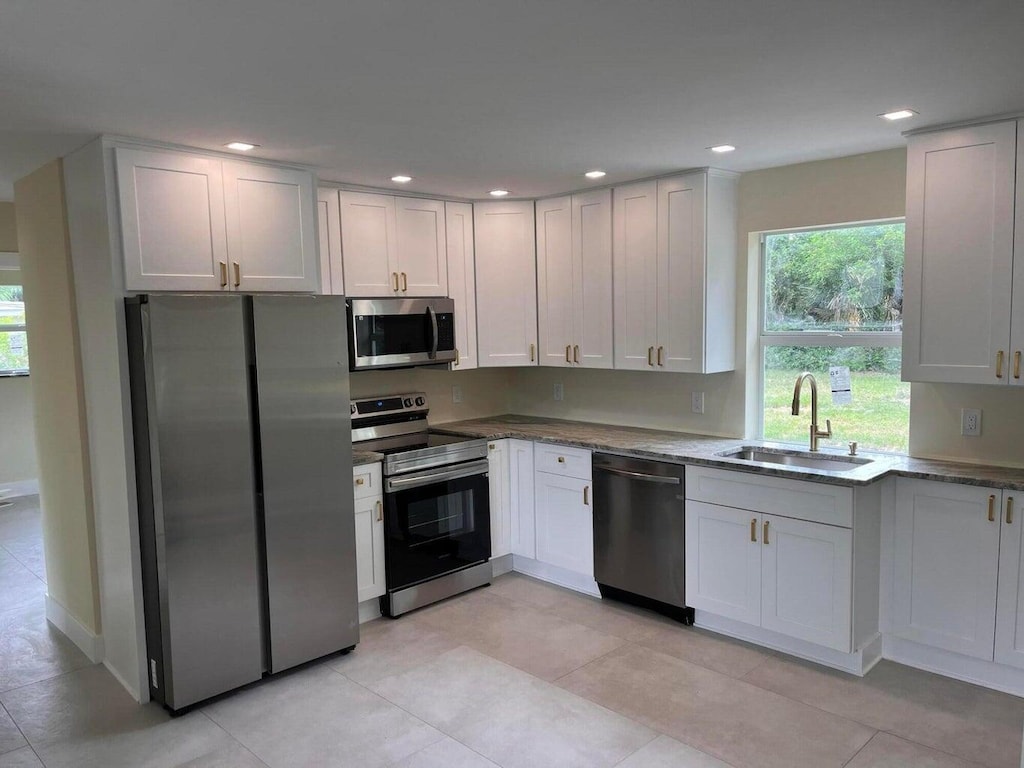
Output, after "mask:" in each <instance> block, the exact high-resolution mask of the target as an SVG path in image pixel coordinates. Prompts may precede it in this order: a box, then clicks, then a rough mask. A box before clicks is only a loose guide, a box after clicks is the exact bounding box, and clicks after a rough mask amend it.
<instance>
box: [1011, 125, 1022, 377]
mask: <svg viewBox="0 0 1024 768" xmlns="http://www.w3.org/2000/svg"><path fill="white" fill-rule="evenodd" d="M1016 209H1017V215H1016V221H1015V224H1014V230H1013V231H1014V244H1013V254H1014V259H1013V295H1014V296H1015V297H1016V301H1014V302H1013V303H1012V307H1011V309H1012V313H1011V317H1010V353H1011V354H1010V359H1011V362H1010V366H1011V372H1010V379H1009V381H1010V384H1012V385H1013V386H1015V387H1019V386H1024V120H1020V121H1018V122H1017V189H1016Z"/></svg>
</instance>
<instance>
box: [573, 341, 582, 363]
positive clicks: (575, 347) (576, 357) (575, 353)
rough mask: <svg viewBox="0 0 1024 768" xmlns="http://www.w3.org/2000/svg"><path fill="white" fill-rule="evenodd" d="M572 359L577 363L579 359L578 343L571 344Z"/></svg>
mask: <svg viewBox="0 0 1024 768" xmlns="http://www.w3.org/2000/svg"><path fill="white" fill-rule="evenodd" d="M572 361H573V362H574V363H578V362H579V361H580V345H579V344H573V346H572Z"/></svg>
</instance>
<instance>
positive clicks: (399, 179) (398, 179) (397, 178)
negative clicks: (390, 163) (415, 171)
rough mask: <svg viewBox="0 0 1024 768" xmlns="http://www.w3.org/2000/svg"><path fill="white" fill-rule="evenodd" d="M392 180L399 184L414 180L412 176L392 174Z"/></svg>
mask: <svg viewBox="0 0 1024 768" xmlns="http://www.w3.org/2000/svg"><path fill="white" fill-rule="evenodd" d="M391 180H392V181H393V182H395V183H397V184H408V183H409V182H410V181H412V176H402V175H398V176H392V177H391Z"/></svg>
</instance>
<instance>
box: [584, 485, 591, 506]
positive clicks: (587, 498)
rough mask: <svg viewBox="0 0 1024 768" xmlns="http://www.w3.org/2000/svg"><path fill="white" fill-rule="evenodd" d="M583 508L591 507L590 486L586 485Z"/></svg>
mask: <svg viewBox="0 0 1024 768" xmlns="http://www.w3.org/2000/svg"><path fill="white" fill-rule="evenodd" d="M583 506H585V507H589V506H590V486H589V485H584V486H583Z"/></svg>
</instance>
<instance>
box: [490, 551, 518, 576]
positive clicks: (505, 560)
mask: <svg viewBox="0 0 1024 768" xmlns="http://www.w3.org/2000/svg"><path fill="white" fill-rule="evenodd" d="M512 568H513V566H512V555H499V556H498V557H492V558H491V575H492V578H495V579H496V578H498V577H499V576H502V575H503V574H506V573H509V572H510V571H511V570H512Z"/></svg>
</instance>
